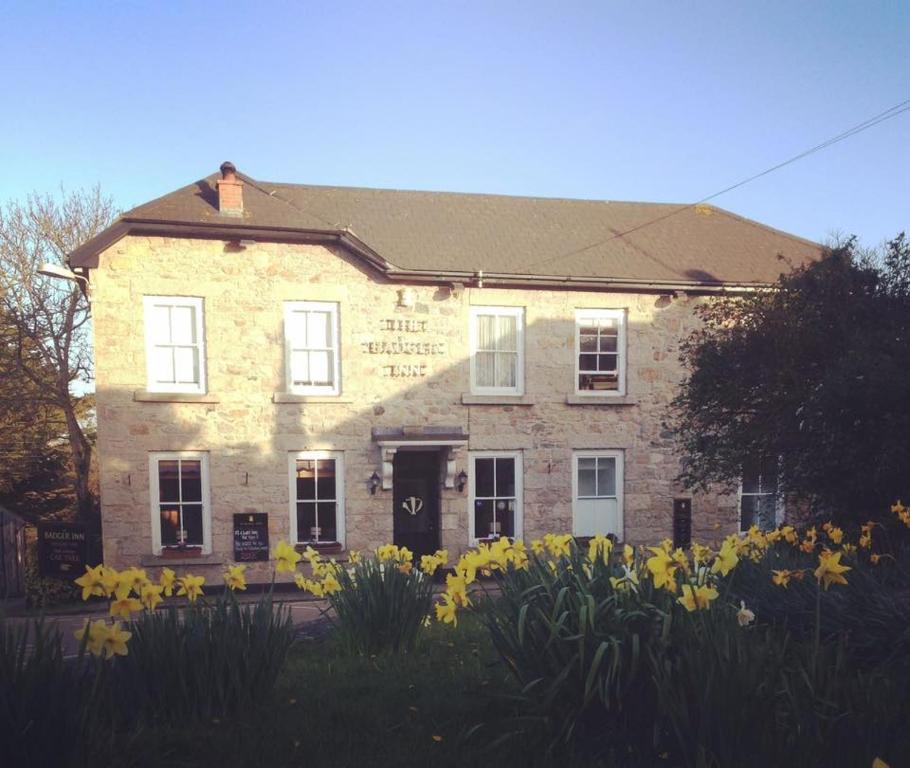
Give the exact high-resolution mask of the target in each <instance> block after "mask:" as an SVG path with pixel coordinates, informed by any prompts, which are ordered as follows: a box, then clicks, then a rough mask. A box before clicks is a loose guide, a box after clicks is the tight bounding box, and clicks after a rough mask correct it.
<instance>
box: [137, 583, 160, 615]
mask: <svg viewBox="0 0 910 768" xmlns="http://www.w3.org/2000/svg"><path fill="white" fill-rule="evenodd" d="M162 591H164V587H162V586H161V585H159V584H152V583H151V582H148V583H146V584H144V585H143V587H142V590H141V591H140V592H139V602H140V603H142V607H143V608H145V610H147V611H154V610H155V608H157V607H158V603H160V602H161V601H162V599H163V598H162V597H161V593H162Z"/></svg>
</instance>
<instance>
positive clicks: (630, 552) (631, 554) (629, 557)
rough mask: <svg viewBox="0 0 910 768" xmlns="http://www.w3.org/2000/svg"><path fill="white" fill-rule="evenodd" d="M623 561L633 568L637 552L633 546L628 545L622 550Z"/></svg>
mask: <svg viewBox="0 0 910 768" xmlns="http://www.w3.org/2000/svg"><path fill="white" fill-rule="evenodd" d="M622 561H623V562H624V563H625V564H626V565H627V566H628V567H629V568H631V567H632V563H634V562H635V550H634V549H633V548H632V545H631V544H626V545H625V546H623V548H622Z"/></svg>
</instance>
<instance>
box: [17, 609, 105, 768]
mask: <svg viewBox="0 0 910 768" xmlns="http://www.w3.org/2000/svg"><path fill="white" fill-rule="evenodd" d="M109 666H110V665H108V664H106V663H104V662H101V661H100V660H97V659H91V658H88V657H87V656H86V655H85V652H84V648H81V649H80V651H79V654H78V656H77V657H76V658H75V659H69V660H67V659H65V658H64V647H63V643H62V641H61V637H60V634H59V633H58V632H57V630H56V629H53V628H50V627H48V626H46V625H45V624H44V623H43V622H42V621H40V620H39V621H34V622H32V623H29V624H26V623H22V624H19V625H13V624H8V623H5V622H0V755H2V760H3V765H8V766H11V767H12V766H45V765H47V766H83V765H90V764H93V763H94V762H95V761H96V760H97V759H101V758H102V756H103V755H102V753H103V752H104V750H105V747H106V746H109V745H110V739H109V738H107V737H108V736H109V734H110V714H109V713H110V709H109V706H108V701H109V699H108V694H109V685H108V683H109V673H110V669H109Z"/></svg>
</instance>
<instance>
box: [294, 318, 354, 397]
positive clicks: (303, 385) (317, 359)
mask: <svg viewBox="0 0 910 768" xmlns="http://www.w3.org/2000/svg"><path fill="white" fill-rule="evenodd" d="M284 338H285V357H286V365H285V367H286V370H287V382H286V384H287V391H288V392H292V393H295V394H301V395H337V394H340V392H341V387H340V382H339V375H338V374H339V358H340V354H339V344H338V305H337V304H335V303H329V302H317V301H292V302H288V303H286V304H285V310H284Z"/></svg>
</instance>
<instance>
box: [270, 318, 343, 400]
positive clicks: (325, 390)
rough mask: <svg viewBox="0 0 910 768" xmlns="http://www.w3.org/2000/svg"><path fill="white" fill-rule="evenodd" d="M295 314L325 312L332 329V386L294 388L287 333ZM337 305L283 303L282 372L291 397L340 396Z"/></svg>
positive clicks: (339, 341) (286, 389)
mask: <svg viewBox="0 0 910 768" xmlns="http://www.w3.org/2000/svg"><path fill="white" fill-rule="evenodd" d="M295 312H327V313H328V314H329V316H330V323H331V328H332V347H331V350H332V384H331V385H329V386H310V385H302V386H294V381H293V375H292V371H291V337H290V334H289V333H288V328H289V327H290V320H291V315H292V314H293V313H295ZM338 315H339V312H338V303H337V302H334V301H286V302H285V303H284V370H285V379H284V385H285V391H287V392H288V393H290V394H293V395H325V396H332V395H340V394H341V338H340V336H339V322H338Z"/></svg>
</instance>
